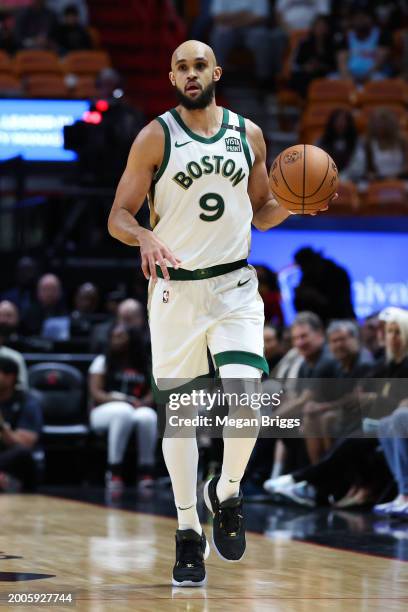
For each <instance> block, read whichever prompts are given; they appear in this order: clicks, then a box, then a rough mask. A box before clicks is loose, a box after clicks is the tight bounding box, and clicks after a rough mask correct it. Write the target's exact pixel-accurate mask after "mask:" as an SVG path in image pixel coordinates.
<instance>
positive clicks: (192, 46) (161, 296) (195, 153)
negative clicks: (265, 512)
mask: <svg viewBox="0 0 408 612" xmlns="http://www.w3.org/2000/svg"><path fill="white" fill-rule="evenodd" d="M221 74H222V70H221V68H220V67H219V66H217V62H216V59H215V56H214V53H213V51H212V49H211V48H210V47H208V46H207V45H205V44H203V43H201V42H198V41H194V40H190V41H187V42H185V43H183V44H182V45H180V46H179V47H178V48H177V49H176V50H175V52H174V53H173V56H172V60H171V72H170V75H169V76H170V81H171V84H172V86H173V87H174V88H175V93H176V95H177V98H178V102H179V104H178V106H177V107H176V108H174V109H171V110H169V111H167V112H166V113H164V114H163V115H161V116H160V117H157V118H156V119H155V120H154V121H152V122H151V123H149V125H147V126H146V127H145V128H144V129H143V130H142V131H141V132H140V134H139V135H138V136H137V138H136V140H135V142H134V144H133V146H132V148H131V151H130V154H129V159H128V163H127V167H126V169H125V172H124V174H123V176H122V178H121V180H120V183H119V186H118V189H117V193H116V198H115V201H114V204H113V207H112V211H111V214H110V217H109V223H108V227H109V232H110V234H111V235H112V236H114V237H115V238H117V239H118V240H120V241H122V242H124V243H125V244H128V245H130V246H139V247H140V254H141V262H142V270H143V273H144V275H145V277H146V278H147V279H150V284H149V300H148V301H149V304H148V309H149V322H150V330H151V343H152V362H153V378H154V381H155V382H156V384H157V385H159V381H160V380H169V379H173V380H174V381H176V380H177V379H183V380H193V379H195V378H197V377H200V376H204V375H206V374H208V359H207V347H208V349H209V350H210V353H211V355H212V359H213V361H214V364H215V367H216V368H217V369H218V370H219V374H220V376H221V378H222V379H241V380H242V379H249V380H259V379H260V378H261V376H262V372H267V371H268V365H267V363H266V361H265V359H264V354H263V324H264V309H263V303H262V300H261V298H260V296H259V294H258V282H257V278H256V272H255V270H254V269H253V268H252V267H251V266H248V263H247V256H248V252H249V244H250V232H251V222H252V223H253V224H254V225H255V227H256V228H258V229H260V230H267V229H269V228H271V227H273V226H276V225H278V224H279V223H281V222H282V221H284V220H285V219H286V218H287V217H288V215H289V214H290V213H289V212H288V211H287V210H286V209H285V208H283V207H281V206H280V205H279V204H278V203H277V202H276V200H274V198H273V196H272V194H271V191H270V188H269V182H268V174H267V170H266V166H265V160H266V147H265V142H264V139H263V136H262V132H261V130H260V129H259V127H257V126H256V125H255V124H254V123H252V122H251V121H249V120H247V119H244V118H243V117H241V116H239V115H237V114H236V113H234V112H231V111H229V110H227V109H225V108H221V107H220V106H217V104H216V101H215V97H214V92H215V85H216V83H217V82H218V81H219V80H220V78H221ZM146 195H148V198H149V205H150V212H151V226H152V228H153V230H152V231H150V230H148V229H146V228H144V227H141V226H140V225H139V224H138V222H137V221H136V220H135V218H134V216H135V214H136V213H137V211H138V210H139V209H140V207H141V206H142V204H143V201H144V199H145V197H146ZM271 247H272V245H271ZM257 432H258V430H256V431H255V432H254V435H253V436H252V437H249V436H247V437H245V438H239V439H238V438H236V437H235V438H234V437H232V436H231V437H226V436H225V433H224V455H223V463H222V470H221V474H220V475H219V476H216V477H214V478H213V479H212V480H210V481H209V483H207V485H206V488H205V492H204V493H205V500H206V504H207V506H208V508H209V510H210V511H211V512H212V513H213V514H214V521H213V543H214V546H215V548H216V550H217V552H218V553H219V555H220V556H221V557H222V558H223V559H225V560H226V561H239V560H240V559H241V558H242V556H243V555H244V552H245V528H244V520H243V514H242V493H241V490H240V481H241V479H242V477H243V475H244V471H245V468H246V465H247V463H248V460H249V458H250V455H251V452H252V449H253V447H254V444H255V441H256V436H257ZM163 455H164V459H165V462H166V465H167V468H168V471H169V474H170V477H171V481H172V486H173V492H174V498H175V503H176V507H177V515H178V524H179V528H178V530H177V532H176V564H175V566H174V569H173V584H174V585H177V586H200V585H202V584H204V583H205V579H206V573H205V566H204V559H205V558H206V557H207V556H208V553H209V546H208V544H207V542H206V538H205V534H204V532H203V530H202V528H201V525H200V521H199V518H198V514H197V509H196V501H197V500H196V485H197V466H198V450H197V442H196V439H195V437H194V436H189V437H171V436H169V437H166V436H165V437H164V439H163Z"/></svg>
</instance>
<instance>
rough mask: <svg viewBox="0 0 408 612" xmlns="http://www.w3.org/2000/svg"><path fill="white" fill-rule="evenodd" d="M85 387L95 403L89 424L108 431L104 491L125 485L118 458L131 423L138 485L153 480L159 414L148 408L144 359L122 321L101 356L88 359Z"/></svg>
mask: <svg viewBox="0 0 408 612" xmlns="http://www.w3.org/2000/svg"><path fill="white" fill-rule="evenodd" d="M89 392H90V396H91V400H92V404H93V406H92V410H91V415H90V424H91V428H92V429H93V430H95V431H107V432H108V471H107V473H106V486H107V489H108V491H110V492H112V493H120V492H121V491H122V489H123V480H122V476H121V469H122V462H123V457H124V454H125V450H126V445H127V442H128V439H129V436H130V434H131V432H132V430H133V429H134V428H135V427H136V432H137V443H138V468H139V476H140V480H139V484H140V485H141V486H146V485H151V484H152V482H153V478H152V476H153V469H154V451H155V446H156V439H157V415H156V412H155V411H154V410H153V408H151V404H152V394H151V391H150V387H149V372H148V358H147V355H146V352H145V351H144V347H143V345H142V343H141V342H140V340H139V339H138V338H137V336H136V335H135V334H134V333H133V332H131V331H128V330H127V329H126V328H125V327H124V326H123V325H119V324H118V325H115V326H114V327H113V329H112V331H111V334H110V338H109V344H108V349H107V352H106V354H105V355H99V356H98V357H96V358H95V360H94V361H93V363H92V364H91V367H90V368H89Z"/></svg>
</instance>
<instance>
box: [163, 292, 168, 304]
mask: <svg viewBox="0 0 408 612" xmlns="http://www.w3.org/2000/svg"><path fill="white" fill-rule="evenodd" d="M169 294H170V292H169V290H168V289H165V290H164V291H163V304H167V302H168V301H169Z"/></svg>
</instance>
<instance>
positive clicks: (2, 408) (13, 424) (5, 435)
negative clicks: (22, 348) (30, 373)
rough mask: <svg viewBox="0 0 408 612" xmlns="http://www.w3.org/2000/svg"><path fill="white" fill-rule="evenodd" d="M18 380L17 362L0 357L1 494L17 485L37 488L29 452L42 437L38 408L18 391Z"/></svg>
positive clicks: (30, 489) (32, 459)
mask: <svg viewBox="0 0 408 612" xmlns="http://www.w3.org/2000/svg"><path fill="white" fill-rule="evenodd" d="M17 376H18V366H17V364H16V362H15V361H14V360H13V359H9V358H7V357H1V356H0V492H1V491H7V490H12V489H15V488H16V487H19V486H20V485H21V487H22V488H23V490H26V491H32V490H33V489H34V488H35V485H36V468H35V460H34V458H33V455H32V451H33V450H34V449H35V446H36V445H37V443H38V440H39V437H40V434H41V429H42V413H41V406H40V404H39V403H38V401H37V400H36V399H35V398H34V397H32V396H30V395H29V394H27V393H25V392H22V391H21V390H18V386H17ZM14 479H17V483H16V482H15V480H14Z"/></svg>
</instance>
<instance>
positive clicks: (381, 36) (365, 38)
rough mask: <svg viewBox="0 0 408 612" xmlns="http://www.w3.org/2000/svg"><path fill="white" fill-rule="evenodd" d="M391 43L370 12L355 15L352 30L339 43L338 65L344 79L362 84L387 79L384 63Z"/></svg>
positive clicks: (359, 12)
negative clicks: (372, 80)
mask: <svg viewBox="0 0 408 612" xmlns="http://www.w3.org/2000/svg"><path fill="white" fill-rule="evenodd" d="M391 44H392V41H391V38H390V35H389V33H388V32H382V31H381V29H380V28H379V27H377V26H376V25H375V22H374V19H373V17H372V15H371V13H370V11H369V10H367V11H361V10H359V11H357V12H356V13H354V17H353V20H352V29H351V30H350V31H348V32H347V33H346V34H345V35H344V36H343V37H342V39H341V40H340V41H339V43H338V54H337V65H338V71H339V75H340V77H341V78H343V79H353V80H354V81H356V82H357V83H364V82H365V81H369V80H371V79H377V78H384V77H386V76H389V67H388V65H387V61H388V59H389V55H390V47H391Z"/></svg>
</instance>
